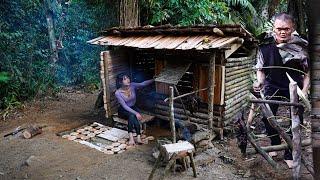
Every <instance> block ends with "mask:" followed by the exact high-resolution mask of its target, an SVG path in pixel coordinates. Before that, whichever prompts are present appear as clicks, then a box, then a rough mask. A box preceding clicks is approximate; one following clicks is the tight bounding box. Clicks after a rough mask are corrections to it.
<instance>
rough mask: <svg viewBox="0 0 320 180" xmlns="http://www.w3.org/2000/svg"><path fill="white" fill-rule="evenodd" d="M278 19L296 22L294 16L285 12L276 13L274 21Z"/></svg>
mask: <svg viewBox="0 0 320 180" xmlns="http://www.w3.org/2000/svg"><path fill="white" fill-rule="evenodd" d="M277 19H278V20H282V21H291V22H292V23H293V24H295V23H294V18H293V16H291V15H290V14H287V13H284V12H282V13H278V14H276V15H275V16H274V21H275V20H277Z"/></svg>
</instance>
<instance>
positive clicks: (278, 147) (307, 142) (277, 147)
mask: <svg viewBox="0 0 320 180" xmlns="http://www.w3.org/2000/svg"><path fill="white" fill-rule="evenodd" d="M311 143H312V142H311V138H309V139H305V140H303V141H302V142H301V146H302V147H305V146H310V145H311ZM261 149H263V150H264V151H266V152H272V151H282V150H285V149H289V147H288V144H286V143H285V144H279V145H273V146H265V147H261ZM256 153H258V152H257V151H256V150H255V149H253V148H249V149H247V155H252V154H256Z"/></svg>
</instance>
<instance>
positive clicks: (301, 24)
mask: <svg viewBox="0 0 320 180" xmlns="http://www.w3.org/2000/svg"><path fill="white" fill-rule="evenodd" d="M304 4H305V2H304V0H289V1H288V10H287V12H288V14H290V15H292V16H293V17H294V19H295V23H296V30H297V32H298V33H299V34H300V35H302V36H304V37H306V35H307V31H306V29H307V24H306V20H305V16H306V14H305V9H304Z"/></svg>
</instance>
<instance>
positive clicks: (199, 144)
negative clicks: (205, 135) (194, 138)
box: [196, 140, 210, 147]
mask: <svg viewBox="0 0 320 180" xmlns="http://www.w3.org/2000/svg"><path fill="white" fill-rule="evenodd" d="M209 142H210V141H209V140H201V141H199V142H198V143H197V144H196V147H204V146H209Z"/></svg>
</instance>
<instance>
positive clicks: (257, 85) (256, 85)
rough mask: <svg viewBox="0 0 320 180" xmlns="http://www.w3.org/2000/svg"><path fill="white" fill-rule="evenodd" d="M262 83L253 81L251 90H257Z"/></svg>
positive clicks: (261, 86)
mask: <svg viewBox="0 0 320 180" xmlns="http://www.w3.org/2000/svg"><path fill="white" fill-rule="evenodd" d="M263 86H264V84H263V83H262V82H259V81H256V82H254V83H253V90H254V91H255V92H259V91H260V90H261V89H262V88H263Z"/></svg>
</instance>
